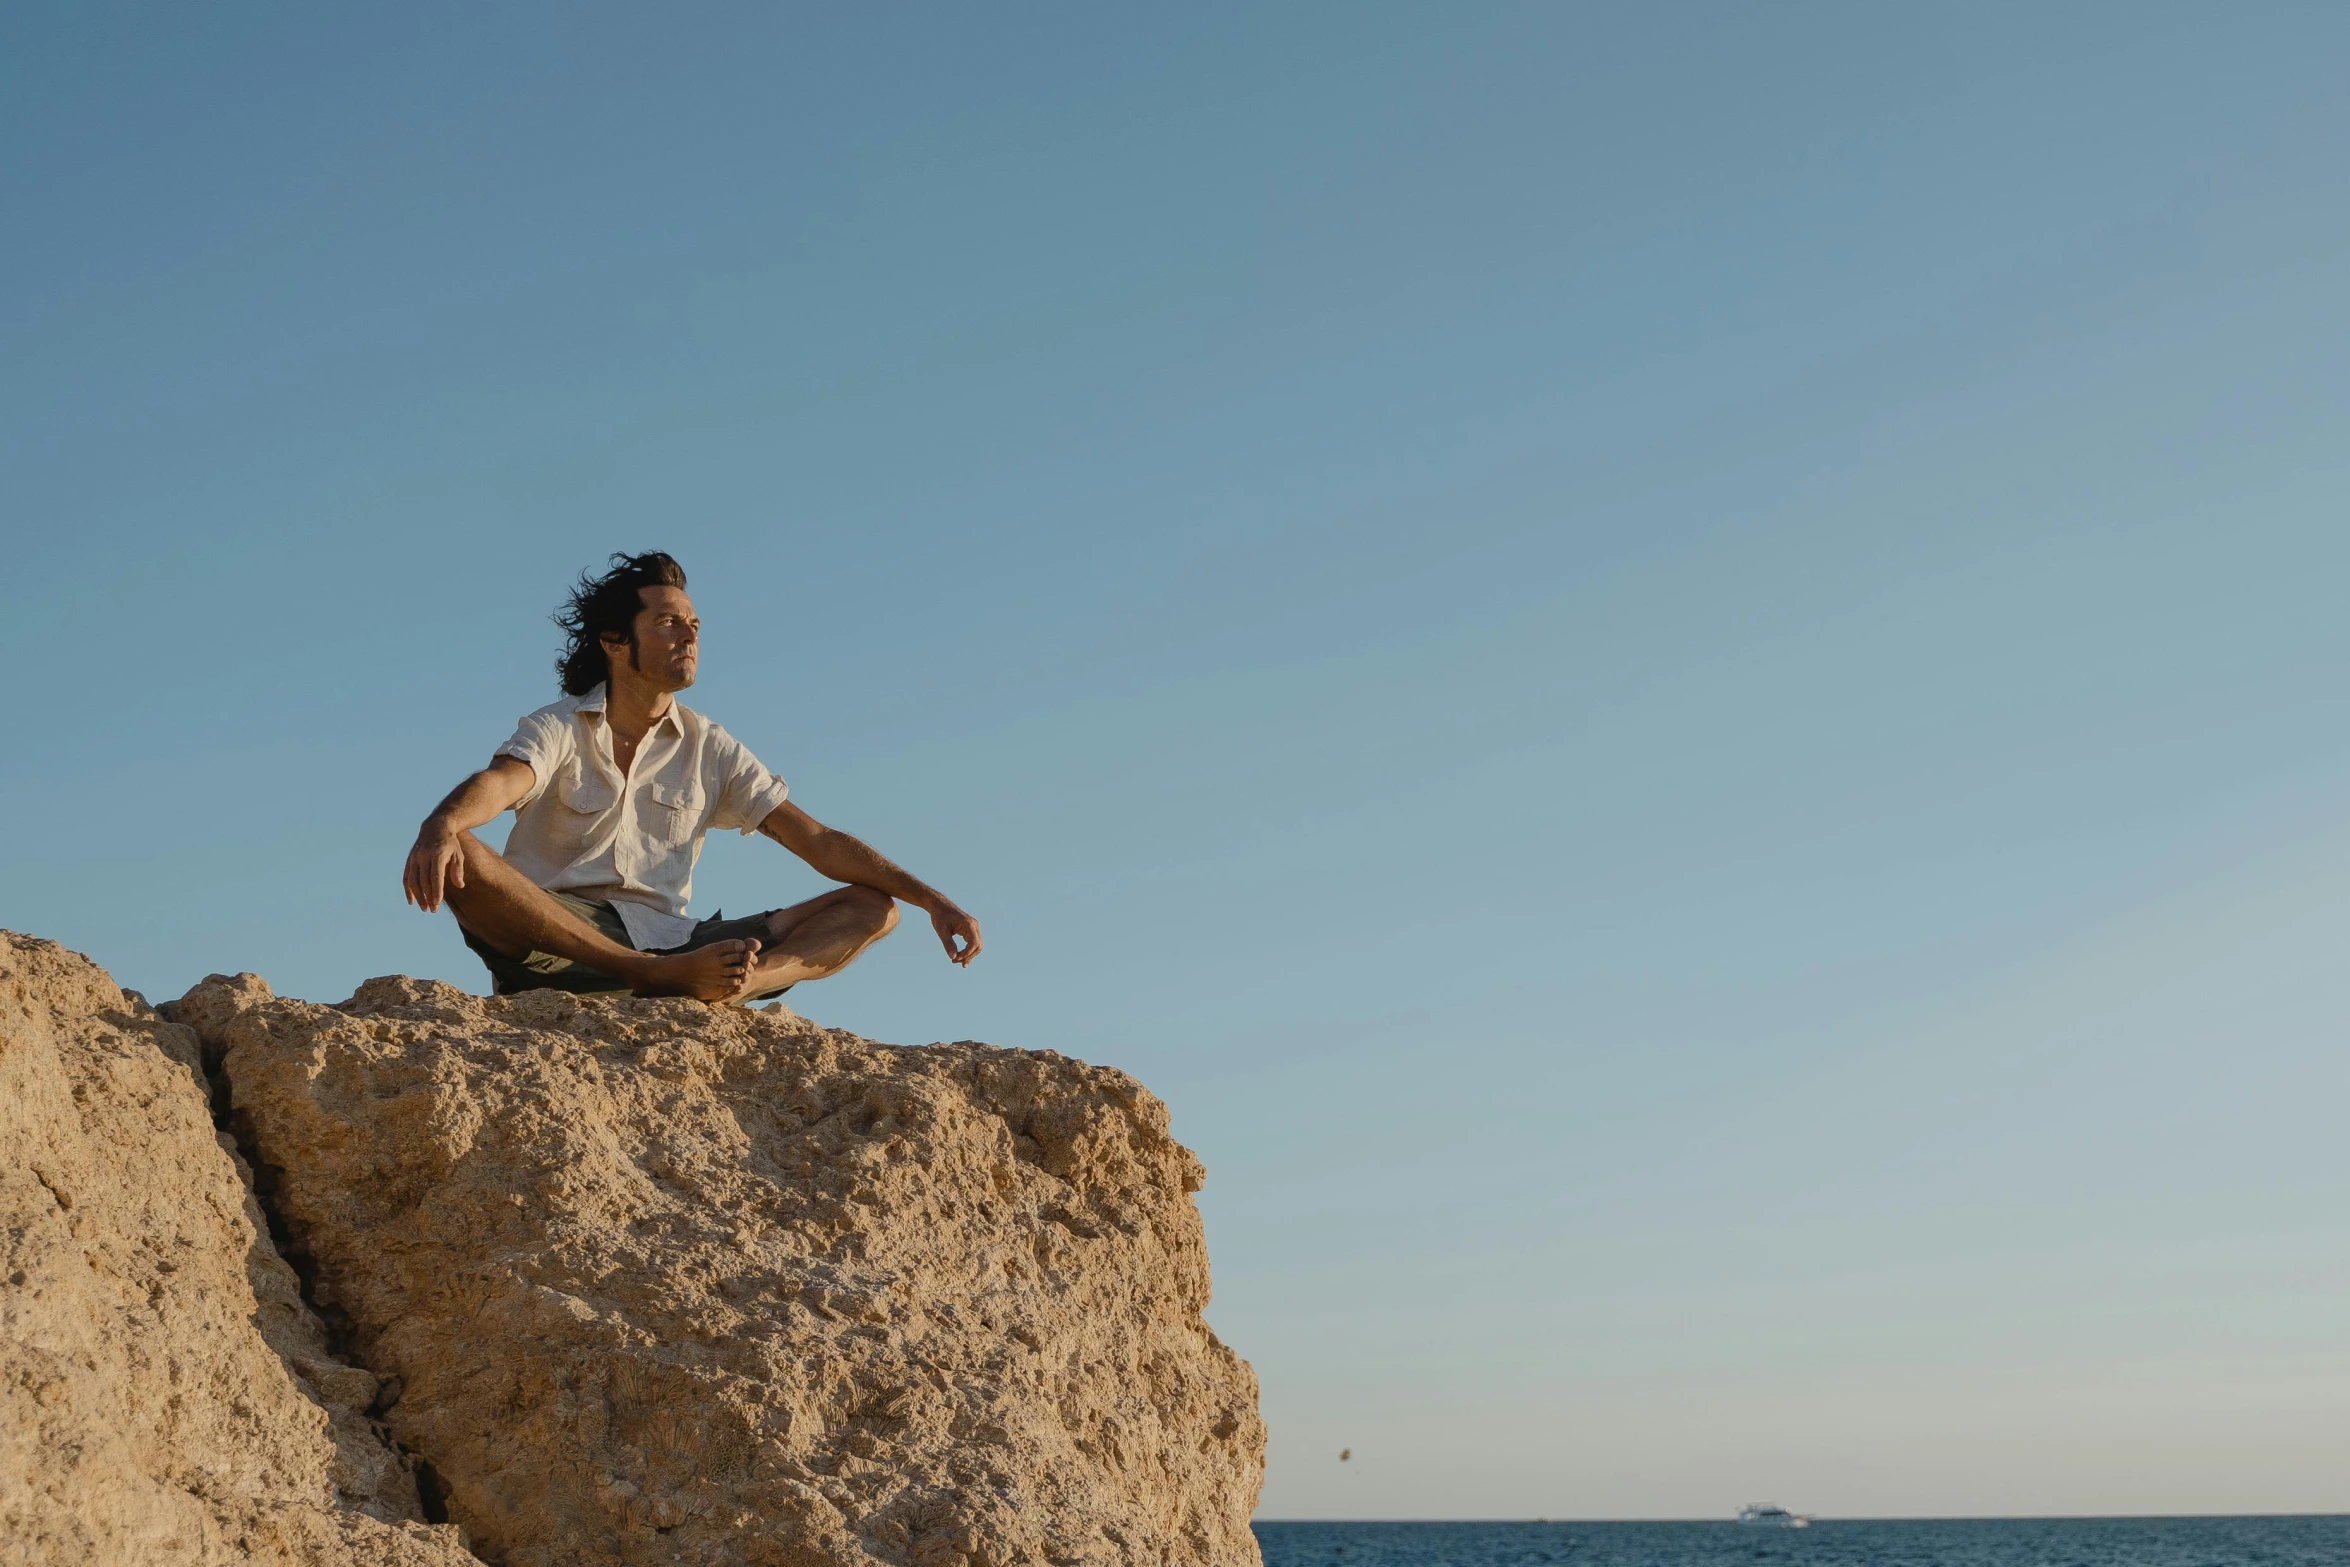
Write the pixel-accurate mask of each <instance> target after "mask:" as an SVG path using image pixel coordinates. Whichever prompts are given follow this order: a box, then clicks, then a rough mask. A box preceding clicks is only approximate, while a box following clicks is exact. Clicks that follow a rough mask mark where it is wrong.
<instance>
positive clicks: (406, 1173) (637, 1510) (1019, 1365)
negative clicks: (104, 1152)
mask: <svg viewBox="0 0 2350 1567" xmlns="http://www.w3.org/2000/svg"><path fill="white" fill-rule="evenodd" d="M236 983H238V984H242V985H243V986H244V987H245V990H244V992H243V993H242V994H231V993H230V992H231V989H232V988H233V987H231V986H228V985H225V984H223V983H222V982H208V984H207V986H204V987H199V989H198V990H197V991H195V992H192V993H191V994H190V996H189V998H188V1000H187V1002H186V1003H184V1006H185V1008H186V1009H187V1012H188V1014H189V1015H191V1016H194V1015H198V1014H202V1016H203V1018H204V1021H205V1025H206V1027H207V1029H208V1030H209V1031H211V1032H213V1033H215V1034H216V1035H217V1036H218V1037H221V1038H222V1039H223V1040H224V1041H225V1045H226V1061H225V1071H226V1074H227V1077H228V1079H229V1081H230V1083H231V1084H232V1085H233V1090H234V1096H235V1105H236V1113H237V1116H238V1117H239V1124H240V1126H241V1127H245V1128H248V1129H249V1139H250V1145H251V1146H253V1147H255V1148H257V1150H258V1157H259V1158H260V1159H261V1160H262V1161H263V1162H264V1163H265V1165H267V1166H269V1167H272V1168H271V1169H269V1170H266V1171H265V1172H264V1173H265V1176H266V1177H267V1179H266V1181H265V1186H264V1190H265V1191H266V1192H269V1193H273V1194H274V1197H273V1200H274V1201H275V1202H276V1203H277V1204H278V1207H279V1214H280V1218H281V1220H282V1222H283V1223H284V1225H285V1227H286V1231H287V1233H288V1234H289V1236H290V1237H291V1241H292V1244H293V1245H294V1246H295V1247H296V1248H297V1250H298V1251H299V1252H300V1253H303V1254H306V1260H305V1266H306V1267H310V1268H312V1269H314V1270H315V1271H314V1277H315V1281H316V1283H315V1298H316V1299H317V1300H318V1301H319V1303H320V1305H321V1308H322V1309H323V1310H325V1311H326V1312H328V1314H329V1315H330V1316H339V1318H341V1319H342V1320H344V1321H347V1324H348V1327H349V1330H350V1332H351V1333H352V1334H353V1337H354V1343H355V1345H356V1348H357V1351H358V1355H359V1358H361V1359H362V1360H364V1361H365V1362H366V1363H367V1365H368V1366H369V1367H370V1368H371V1369H372V1370H373V1371H374V1372H375V1373H376V1374H378V1375H380V1376H383V1377H385V1378H388V1379H391V1380H392V1382H393V1384H394V1385H395V1386H396V1390H397V1397H396V1401H394V1402H391V1403H390V1404H389V1407H388V1412H387V1414H386V1416H385V1418H386V1419H387V1420H388V1422H389V1424H390V1426H391V1428H392V1430H393V1432H394V1433H395V1434H396V1435H397V1436H398V1437H399V1439H400V1440H401V1441H402V1442H403V1443H404V1444H406V1445H407V1446H408V1447H410V1448H412V1449H413V1450H414V1451H416V1452H417V1453H418V1454H420V1455H421V1456H422V1457H423V1458H424V1459H426V1460H427V1461H428V1462H429V1463H430V1465H431V1469H432V1472H433V1477H434V1480H435V1483H436V1485H437V1488H438V1491H439V1493H440V1494H441V1495H442V1496H444V1497H445V1499H446V1506H447V1508H448V1513H449V1516H450V1518H451V1519H452V1520H453V1521H454V1522H457V1523H460V1524H462V1525H463V1526H464V1527H465V1529H466V1531H467V1534H468V1537H469V1538H470V1539H471V1540H472V1542H473V1545H474V1549H475V1550H476V1551H477V1552H478V1553H479V1554H480V1555H482V1556H483V1557H485V1558H486V1559H488V1560H491V1561H493V1562H502V1563H507V1564H510V1567H572V1564H580V1567H586V1564H613V1563H629V1564H637V1563H677V1564H688V1563H691V1564H710V1567H718V1564H730V1567H731V1564H753V1567H836V1564H844V1567H845V1564H852V1563H853V1564H872V1563H893V1564H909V1567H962V1564H965V1563H970V1564H975V1567H1013V1564H1025V1563H1046V1562H1050V1563H1121V1564H1140V1563H1149V1564H1152V1567H1174V1564H1185V1567H1190V1564H1197V1567H1237V1564H1246V1563H1254V1562H1256V1561H1257V1560H1258V1555H1257V1548H1256V1543H1255V1540H1254V1539H1253V1537H1252V1536H1251V1534H1250V1532H1249V1529H1248V1518H1249V1514H1250V1512H1251V1511H1252V1509H1253V1508H1254V1505H1255V1502H1256V1496H1257V1489H1258V1485H1259V1481H1260V1479H1261V1476H1262V1470H1263V1454H1264V1426H1263V1424H1262V1422H1261V1421H1260V1420H1259V1419H1258V1416H1257V1408H1256V1381H1255V1378H1254V1376H1253V1375H1252V1374H1251V1373H1250V1371H1249V1369H1248V1366H1247V1365H1246V1363H1244V1362H1243V1361H1241V1360H1240V1359H1239V1358H1238V1357H1237V1356H1235V1355H1234V1354H1233V1353H1232V1352H1231V1351H1230V1350H1229V1349H1227V1348H1225V1346H1224V1345H1223V1344H1222V1343H1220V1342H1219V1341H1218V1340H1217V1338H1216V1336H1215V1335H1214V1334H1213V1333H1212V1332H1210V1331H1209V1330H1208V1328H1207V1326H1206V1324H1205V1323H1204V1322H1202V1321H1201V1319H1200V1310H1201V1308H1202V1306H1204V1305H1205V1304H1206V1302H1207V1298H1208V1272H1207V1256H1206V1252H1205V1249H1204V1247H1203V1245H1202V1240H1201V1233H1200V1225H1199V1218H1198V1214H1197V1211H1196V1209H1195V1208H1194V1206H1193V1204H1192V1201H1191V1198H1190V1196H1189V1194H1190V1193H1191V1192H1192V1191H1194V1190H1196V1189H1197V1188H1198V1186H1199V1184H1200V1179H1201V1172H1200V1166H1199V1164H1198V1161H1197V1160H1195V1159H1194V1158H1193V1157H1192V1156H1191V1154H1190V1153H1189V1152H1187V1151H1186V1150H1185V1149H1183V1148H1181V1147H1179V1146H1178V1145H1177V1144H1176V1143H1175V1142H1173V1141H1172V1140H1171V1139H1170V1138H1169V1137H1168V1135H1167V1114H1166V1110H1165V1108H1164V1107H1163V1106H1162V1105H1161V1104H1160V1103H1159V1102H1158V1101H1157V1100H1155V1099H1153V1098H1152V1097H1151V1096H1150V1095H1149V1094H1147V1093H1145V1092H1144V1091H1143V1090H1142V1089H1141V1088H1140V1087H1139V1086H1138V1085H1137V1084H1136V1083H1135V1082H1134V1081H1133V1080H1132V1079H1130V1078H1128V1077H1126V1076H1125V1075H1123V1074H1122V1073H1119V1072H1115V1071H1111V1070H1107V1069H1105V1068H1101V1067H1094V1066H1088V1065H1085V1064H1084V1063H1082V1062H1077V1061H1072V1060H1068V1059H1065V1058H1063V1057H1060V1056H1057V1055H1052V1054H1049V1053H1031V1052H1023V1051H1010V1050H995V1049H990V1048H988V1047H986V1046H983V1045H976V1044H956V1045H933V1046H929V1047H926V1048H921V1049H899V1048H893V1047H890V1046H884V1045H877V1044H873V1043H871V1042H869V1041H867V1040H862V1039H858V1038H856V1037H854V1036H852V1035H848V1034H842V1033H837V1032H828V1031H826V1030H824V1029H821V1028H819V1027H817V1026H815V1025H814V1024H811V1023H808V1022H805V1021H803V1020H801V1019H799V1018H797V1017H794V1016H792V1015H791V1014H789V1013H788V1012H784V1011H781V1010H780V1009H778V1010H776V1011H772V1012H758V1013H754V1012H745V1011H742V1010H738V1009H728V1008H711V1007H706V1006H703V1005H701V1004H699V1003H694V1002H688V1001H655V1000H584V1001H583V1000H581V999H579V998H576V997H572V996H568V995H564V994H561V993H558V992H539V993H535V994H531V995H525V996H520V997H514V998H507V999H492V1000H487V1001H485V1000H482V999H480V998H477V997H473V996H469V995H466V994H464V993H462V992H459V991H457V990H453V989H451V988H449V987H447V986H445V985H439V984H433V983H427V982H420V981H415V980H408V979H381V980H374V981H371V982H369V983H368V984H367V985H365V986H363V987H361V989H360V991H359V994H358V995H357V996H355V997H354V998H353V999H352V1000H351V1001H349V1002H347V1003H344V1004H343V1006H341V1007H339V1008H330V1007H321V1006H311V1005H307V1004H304V1003H301V1002H294V1001H256V1000H255V995H256V994H257V987H256V986H255V985H254V983H253V982H252V981H250V980H249V979H242V980H240V981H238V982H236ZM239 1004H243V1009H242V1010H241V1011H239V1010H237V1007H238V1005H239ZM232 1014H233V1016H232ZM224 1020H225V1021H224Z"/></svg>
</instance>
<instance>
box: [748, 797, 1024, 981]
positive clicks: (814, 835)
mask: <svg viewBox="0 0 2350 1567" xmlns="http://www.w3.org/2000/svg"><path fill="white" fill-rule="evenodd" d="M759 831H760V832H761V833H763V834H765V835H766V836H767V837H770V838H773V839H774V840H775V841H776V842H777V843H780V844H782V845H783V846H784V847H785V848H787V849H789V850H791V852H792V853H794V854H796V855H798V856H799V857H800V858H801V859H803V860H806V861H807V862H808V865H809V867H810V868H811V869H813V870H814V871H815V872H816V873H817V874H818V875H820V876H829V877H831V878H832V879H833V880H834V881H845V882H854V883H856V884H857V885H859V886H864V887H872V888H875V889H877V890H879V891H882V892H886V893H888V894H889V895H890V896H891V897H893V898H896V899H898V900H899V901H900V902H903V903H911V904H912V905H914V907H916V908H918V909H921V910H924V911H925V912H927V913H928V914H929V915H930V928H931V929H933V930H935V931H937V932H938V941H939V945H940V946H942V947H944V948H946V949H947V957H948V959H949V960H950V961H952V962H955V963H963V964H968V963H969V962H970V961H971V960H972V959H973V958H975V957H977V956H979V921H977V920H975V919H973V918H972V917H971V916H970V915H968V914H966V913H964V912H963V911H962V909H960V908H959V907H957V906H956V904H955V901H954V900H953V899H952V898H950V897H948V896H947V895H946V894H945V893H943V892H940V891H939V890H938V889H937V888H936V887H933V886H931V885H930V884H929V883H928V882H926V881H923V880H922V879H920V878H919V877H916V876H912V875H909V874H908V873H907V872H905V871H904V870H901V869H900V868H899V867H897V866H896V865H894V864H892V863H891V862H890V861H889V859H888V858H887V857H885V856H884V855H883V854H882V853H881V852H880V851H879V850H877V849H875V848H874V847H873V846H872V845H871V844H869V843H867V842H865V841H864V840H863V839H861V838H854V837H851V836H850V835H849V834H847V833H845V832H842V831H841V830H840V829H839V828H837V827H827V826H825V825H824V824H823V823H822V822H820V821H818V820H817V819H816V818H815V817H813V816H810V815H809V814H808V813H807V812H806V811H803V810H801V809H800V808H799V807H798V806H796V805H794V804H792V803H791V802H790V801H789V800H786V801H784V802H783V803H782V804H781V805H779V806H777V807H776V808H775V809H774V810H772V811H769V812H768V813H767V818H766V820H764V821H762V822H760V823H759ZM957 941H960V942H961V943H962V946H961V947H960V948H958V947H957V946H956V945H955V944H956V942H957Z"/></svg>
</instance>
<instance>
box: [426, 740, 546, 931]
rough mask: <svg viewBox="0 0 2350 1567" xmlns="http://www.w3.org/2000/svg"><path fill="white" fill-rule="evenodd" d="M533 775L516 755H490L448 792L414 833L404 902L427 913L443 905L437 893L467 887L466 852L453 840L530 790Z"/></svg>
mask: <svg viewBox="0 0 2350 1567" xmlns="http://www.w3.org/2000/svg"><path fill="white" fill-rule="evenodd" d="M536 776H537V775H536V774H534V773H532V772H531V770H530V764H529V763H528V762H525V761H522V760H521V759H520V758H518V757H512V756H494V757H492V758H490V765H489V766H487V767H485V768H483V769H482V770H481V771H480V772H478V773H475V774H474V775H473V776H472V777H471V778H468V779H466V780H465V781H464V782H463V783H461V784H459V785H458V786H457V787H456V788H454V789H452V790H450V791H449V797H448V798H447V799H446V800H443V801H442V802H441V803H440V804H438V805H436V806H434V807H433V811H432V814H431V815H430V816H427V817H426V818H425V819H424V825H423V826H422V827H419V828H418V829H417V830H416V846H415V847H414V848H412V849H410V850H409V851H408V867H407V869H406V871H405V872H403V873H402V875H401V877H400V887H401V890H402V891H404V892H405V893H407V895H408V901H409V902H410V903H413V904H415V905H416V906H417V907H418V908H420V909H422V910H424V912H425V913H427V914H430V913H432V912H433V911H434V910H436V909H438V908H439V907H440V906H441V894H442V893H443V891H445V890H446V889H447V888H450V887H462V886H464V885H465V850H464V848H463V846H462V845H460V844H459V843H458V841H457V839H458V836H459V835H460V834H462V833H467V832H471V831H472V830H473V829H474V828H476V827H479V826H482V825H483V824H484V823H487V822H492V821H495V820H496V819H497V817H498V813H499V812H501V811H506V810H511V809H512V808H513V806H514V803H515V802H516V801H518V800H520V799H522V798H523V797H524V796H525V795H527V794H529V793H530V791H531V786H532V784H533V783H534V782H535V781H536Z"/></svg>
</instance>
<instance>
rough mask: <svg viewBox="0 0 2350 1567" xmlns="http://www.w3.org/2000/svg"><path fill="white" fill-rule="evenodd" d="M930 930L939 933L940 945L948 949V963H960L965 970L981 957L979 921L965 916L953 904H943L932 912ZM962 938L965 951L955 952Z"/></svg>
mask: <svg viewBox="0 0 2350 1567" xmlns="http://www.w3.org/2000/svg"><path fill="white" fill-rule="evenodd" d="M930 928H931V929H932V930H935V931H937V932H938V944H939V945H940V946H942V947H944V948H946V949H947V961H948V962H949V963H960V964H962V965H963V966H964V967H965V968H969V967H970V966H971V960H972V959H973V958H975V957H977V956H979V921H977V920H975V919H973V918H972V917H971V916H970V915H968V914H965V913H964V912H963V911H962V910H961V909H958V908H956V907H955V906H954V905H953V904H951V903H944V904H941V905H940V906H939V907H937V908H935V909H933V910H931V912H930ZM957 937H960V938H962V942H963V950H962V951H960V952H958V951H956V950H955V940H956V938H957Z"/></svg>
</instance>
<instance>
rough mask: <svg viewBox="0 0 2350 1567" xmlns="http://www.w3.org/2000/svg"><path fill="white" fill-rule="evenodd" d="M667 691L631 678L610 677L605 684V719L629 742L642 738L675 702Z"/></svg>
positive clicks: (632, 742) (633, 742)
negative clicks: (611, 678) (610, 679)
mask: <svg viewBox="0 0 2350 1567" xmlns="http://www.w3.org/2000/svg"><path fill="white" fill-rule="evenodd" d="M675 700H676V699H675V698H674V697H673V696H672V695H671V694H670V693H669V692H667V691H661V690H657V689H655V688H654V687H652V686H650V685H647V684H644V683H641V682H638V681H634V680H617V679H616V680H612V681H609V682H607V683H606V684H605V687H604V722H605V723H607V724H610V725H611V726H612V732H613V733H614V734H615V735H617V736H619V737H620V738H622V739H624V740H626V741H628V742H629V743H630V744H631V745H633V744H635V743H636V742H637V741H639V740H642V739H643V738H644V737H645V734H646V731H648V730H650V729H651V728H652V727H653V726H654V725H655V724H657V723H659V722H660V721H661V720H662V718H663V717H664V716H665V715H666V714H667V713H668V711H669V709H670V708H671V707H672V706H673V705H675Z"/></svg>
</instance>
